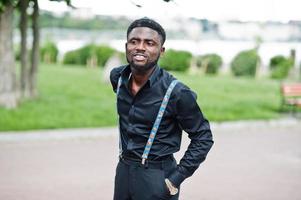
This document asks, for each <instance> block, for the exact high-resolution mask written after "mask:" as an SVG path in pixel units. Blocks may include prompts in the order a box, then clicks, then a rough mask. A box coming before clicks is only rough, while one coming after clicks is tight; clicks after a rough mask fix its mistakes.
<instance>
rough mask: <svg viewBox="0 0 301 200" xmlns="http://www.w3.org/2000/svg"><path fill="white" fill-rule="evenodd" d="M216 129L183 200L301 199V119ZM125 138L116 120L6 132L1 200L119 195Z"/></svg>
mask: <svg viewBox="0 0 301 200" xmlns="http://www.w3.org/2000/svg"><path fill="white" fill-rule="evenodd" d="M212 129H213V134H214V140H215V145H214V146H213V149H212V151H211V152H210V153H209V155H208V158H207V160H206V161H205V163H203V165H201V167H200V168H199V169H198V170H197V171H196V172H195V174H194V175H193V176H192V177H191V178H189V179H187V180H186V181H185V182H184V183H183V184H182V189H181V199H182V200H221V199H223V200H249V199H250V200H271V199H273V200H284V199H289V200H300V199H301V190H300V188H301V181H300V180H301V121H300V120H299V121H298V120H296V119H281V120H273V121H250V122H229V123H221V124H216V123H213V124H212ZM117 140H118V139H117V129H116V128H105V129H68V130H50V131H33V132H22V133H12V132H10V133H3V132H2V133H0V200H107V199H108V200H109V199H112V193H113V179H114V173H115V166H116V163H117V160H118V159H117V151H118V149H117V146H118V141H117ZM188 142H189V141H188V140H187V137H186V134H184V137H183V145H182V149H183V150H184V149H185V147H186V146H187V144H188ZM182 155H183V151H181V152H179V153H178V154H177V155H176V157H177V158H180V157H181V156H182Z"/></svg>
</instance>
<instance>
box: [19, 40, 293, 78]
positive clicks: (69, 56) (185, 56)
mask: <svg viewBox="0 0 301 200" xmlns="http://www.w3.org/2000/svg"><path fill="white" fill-rule="evenodd" d="M17 49H18V48H17ZM116 52H117V51H116V50H115V49H113V48H111V47H109V46H105V45H100V46H97V45H94V44H89V45H86V46H84V47H81V48H79V49H76V50H73V51H69V52H67V53H66V54H65V55H64V58H63V63H64V64H76V65H94V66H104V65H105V63H106V61H107V60H108V59H109V58H110V57H111V56H112V55H113V54H114V53H116ZM29 54H30V52H29ZM119 54H120V55H121V54H122V56H121V58H122V60H123V61H124V62H125V54H124V53H120V52H119ZM40 56H41V61H42V62H46V63H55V62H57V57H58V48H57V46H56V44H55V43H53V42H50V41H48V42H46V43H45V44H44V45H43V46H42V47H41V49H40ZM123 57H124V58H123ZM16 59H17V60H19V59H20V51H16ZM191 59H192V54H191V53H190V52H188V51H177V50H173V49H170V50H167V51H166V52H165V53H164V55H163V56H162V57H161V58H160V62H159V64H160V66H161V67H162V68H164V69H166V70H170V71H183V72H184V71H187V70H188V69H189V67H190V64H191ZM259 62H260V57H259V55H258V53H257V51H256V50H255V49H250V50H245V51H241V52H239V53H238V54H237V55H236V56H235V57H234V58H233V60H232V62H231V64H230V67H231V71H232V73H233V74H234V75H235V76H255V74H256V69H257V67H258V64H259ZM222 63H223V60H222V58H221V56H219V55H217V54H205V55H201V56H197V57H196V64H197V66H198V67H199V68H201V69H203V71H204V72H205V73H207V74H216V73H218V71H219V69H220V67H221V65H222ZM292 66H293V61H292V59H290V58H287V57H284V56H282V55H277V56H274V57H272V58H271V59H270V64H269V67H270V71H271V77H272V78H274V79H284V78H286V77H287V75H288V73H289V70H290V68H291V67H292Z"/></svg>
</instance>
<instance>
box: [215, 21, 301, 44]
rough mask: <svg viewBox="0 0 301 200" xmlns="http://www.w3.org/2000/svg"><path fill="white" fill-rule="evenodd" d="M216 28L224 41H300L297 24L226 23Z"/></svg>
mask: <svg viewBox="0 0 301 200" xmlns="http://www.w3.org/2000/svg"><path fill="white" fill-rule="evenodd" d="M218 26H219V28H218V30H219V35H220V36H221V38H223V39H226V40H254V39H255V38H256V37H260V38H261V39H262V40H263V41H301V24H299V23H280V22H265V23H260V22H239V21H226V22H219V23H218Z"/></svg>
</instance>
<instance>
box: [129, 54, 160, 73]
mask: <svg viewBox="0 0 301 200" xmlns="http://www.w3.org/2000/svg"><path fill="white" fill-rule="evenodd" d="M159 58H160V54H159V55H158V57H157V58H156V59H155V60H154V61H150V62H147V63H146V64H145V65H137V64H135V63H134V61H133V60H132V61H130V60H129V59H128V57H126V59H127V62H128V63H129V64H130V67H131V70H132V72H134V73H136V74H139V75H143V74H146V73H147V72H148V71H149V70H151V69H152V68H154V67H155V66H156V65H157V63H158V60H159Z"/></svg>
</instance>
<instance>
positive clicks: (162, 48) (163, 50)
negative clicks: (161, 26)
mask: <svg viewBox="0 0 301 200" xmlns="http://www.w3.org/2000/svg"><path fill="white" fill-rule="evenodd" d="M164 52H165V47H161V49H160V56H162V55H163V54H164Z"/></svg>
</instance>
